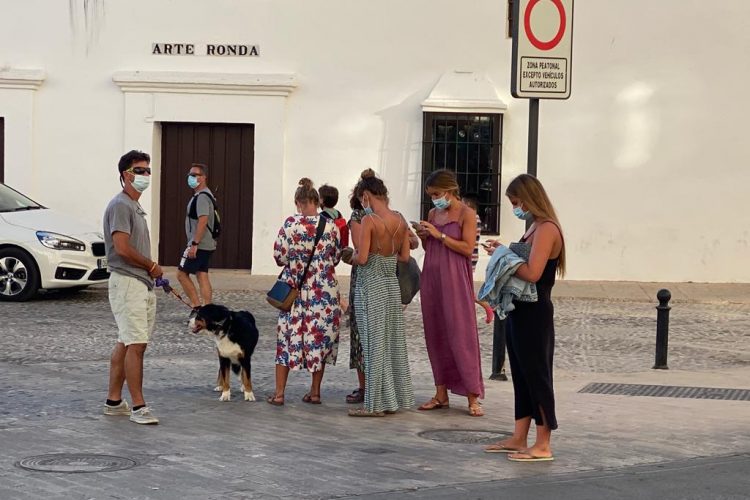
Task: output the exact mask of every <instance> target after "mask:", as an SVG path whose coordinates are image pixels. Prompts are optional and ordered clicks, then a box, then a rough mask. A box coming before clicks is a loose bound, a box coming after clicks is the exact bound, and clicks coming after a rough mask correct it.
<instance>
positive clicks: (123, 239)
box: [104, 151, 163, 424]
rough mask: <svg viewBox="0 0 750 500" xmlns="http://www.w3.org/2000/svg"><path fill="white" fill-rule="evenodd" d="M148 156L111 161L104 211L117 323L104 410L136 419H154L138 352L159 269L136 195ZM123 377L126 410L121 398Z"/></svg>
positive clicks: (143, 183)
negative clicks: (114, 184)
mask: <svg viewBox="0 0 750 500" xmlns="http://www.w3.org/2000/svg"><path fill="white" fill-rule="evenodd" d="M150 162H151V158H150V157H149V155H148V154H146V153H144V152H142V151H130V152H129V153H125V154H124V155H123V156H122V158H120V162H119V164H118V166H117V168H118V170H119V171H120V183H121V184H122V191H121V192H120V193H118V194H117V195H116V196H115V197H114V198H113V199H112V201H110V202H109V205H107V209H106V210H105V211H104V243H105V246H106V250H107V261H108V266H109V270H110V276H109V304H110V307H111V308H112V314H113V315H114V317H115V323H117V332H118V334H117V343H116V344H115V348H114V349H113V351H112V357H111V358H110V365H109V391H108V394H107V401H106V403H105V404H104V414H105V415H130V420H131V421H133V422H135V423H137V424H158V423H159V419H158V418H156V417H155V416H154V414H153V413H152V412H151V409H150V408H149V407H148V406H147V405H146V401H145V400H144V399H143V355H144V353H145V352H146V346H147V345H148V342H149V339H150V337H151V333H152V332H153V331H154V324H155V321H156V295H155V294H154V281H153V280H154V279H156V278H158V277H160V276H161V275H162V274H163V272H162V270H161V267H160V266H159V264H158V263H156V262H155V261H153V260H151V239H150V238H149V234H148V225H147V224H146V212H145V211H144V210H143V208H142V207H141V205H140V203H138V200H139V199H140V197H141V194H142V193H143V192H144V191H145V190H146V189H147V188H148V186H149V184H150V182H151V167H149V164H150ZM125 380H127V381H128V390H129V391H130V397H131V399H132V403H133V408H132V410H131V409H130V407H129V406H128V403H127V402H126V401H123V399H122V387H123V384H124V383H125Z"/></svg>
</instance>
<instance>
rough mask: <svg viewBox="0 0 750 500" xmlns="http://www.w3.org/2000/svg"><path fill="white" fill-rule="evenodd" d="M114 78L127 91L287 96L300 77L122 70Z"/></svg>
mask: <svg viewBox="0 0 750 500" xmlns="http://www.w3.org/2000/svg"><path fill="white" fill-rule="evenodd" d="M112 80H113V81H114V82H115V83H116V84H117V85H118V86H119V87H120V89H121V90H122V91H123V92H146V93H151V92H160V93H181V94H224V95H227V94H230V95H256V96H283V97H287V96H288V95H289V94H290V93H292V91H293V90H294V89H295V88H297V77H296V75H294V74H292V73H286V74H246V73H198V72H178V71H118V72H116V73H115V74H114V75H113V77H112Z"/></svg>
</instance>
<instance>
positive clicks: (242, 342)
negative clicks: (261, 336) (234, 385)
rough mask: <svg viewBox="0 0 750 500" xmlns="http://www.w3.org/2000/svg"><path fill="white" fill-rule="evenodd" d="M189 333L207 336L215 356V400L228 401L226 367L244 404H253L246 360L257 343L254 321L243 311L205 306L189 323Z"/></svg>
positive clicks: (248, 366) (249, 374) (248, 361)
mask: <svg viewBox="0 0 750 500" xmlns="http://www.w3.org/2000/svg"><path fill="white" fill-rule="evenodd" d="M190 329H191V330H192V331H193V333H201V334H204V335H209V336H211V337H212V338H213V339H214V342H215V343H216V350H217V352H218V354H219V375H218V381H217V384H218V387H217V390H221V396H220V397H219V401H229V400H230V391H229V368H230V367H231V368H232V371H233V372H234V373H235V374H237V375H239V376H240V380H241V381H242V391H243V392H244V396H245V401H255V395H254V394H253V382H252V378H251V371H250V358H251V357H252V355H253V351H254V350H255V346H256V345H257V344H258V328H257V327H256V326H255V318H254V317H253V315H252V314H250V313H249V312H247V311H231V310H229V309H227V308H226V307H224V306H220V305H217V304H207V305H205V306H203V307H201V308H200V309H198V311H197V314H196V315H195V317H194V318H193V319H191V320H190Z"/></svg>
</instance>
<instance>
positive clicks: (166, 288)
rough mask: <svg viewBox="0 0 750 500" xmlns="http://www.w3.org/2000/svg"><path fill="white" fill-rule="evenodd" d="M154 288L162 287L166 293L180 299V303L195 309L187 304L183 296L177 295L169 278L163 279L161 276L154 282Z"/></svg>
mask: <svg viewBox="0 0 750 500" xmlns="http://www.w3.org/2000/svg"><path fill="white" fill-rule="evenodd" d="M154 286H158V287H160V288H161V289H162V290H164V293H171V294H172V295H174V296H175V297H177V298H178V299H180V302H182V303H183V304H185V305H186V306H188V307H189V308H190V309H192V308H193V306H191V305H190V304H188V303H187V302H185V299H183V298H182V295H180V294H179V293H177V291H176V290H175V289H174V288H172V286H171V285H170V284H169V280H168V279H167V278H162V277H161V276H159V277H158V278H156V281H154Z"/></svg>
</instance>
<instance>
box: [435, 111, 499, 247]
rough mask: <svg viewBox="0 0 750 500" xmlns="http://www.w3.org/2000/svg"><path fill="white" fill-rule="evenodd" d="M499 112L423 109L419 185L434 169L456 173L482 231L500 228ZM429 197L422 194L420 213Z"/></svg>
mask: <svg viewBox="0 0 750 500" xmlns="http://www.w3.org/2000/svg"><path fill="white" fill-rule="evenodd" d="M502 129H503V115H500V114H472V113H424V129H423V132H424V133H423V140H422V145H423V154H422V185H423V186H424V181H425V180H426V179H427V177H428V176H429V175H430V174H431V173H432V172H434V171H435V170H440V169H442V168H445V169H448V170H452V171H453V172H455V173H456V178H457V180H458V185H459V186H460V187H461V195H462V196H463V195H467V194H470V195H474V196H476V198H477V201H478V207H479V209H478V210H477V213H478V214H479V217H480V218H481V219H482V224H481V230H482V234H498V233H499V231H500V218H499V215H500V213H499V212H500V170H501V168H500V167H501V166H502V154H501V149H502V148H501V144H502V140H501V138H502ZM431 208H432V200H430V197H429V196H427V194H426V193H424V192H423V194H422V210H421V212H422V217H423V219H424V220H426V219H427V213H428V212H429V211H430V209H431Z"/></svg>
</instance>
